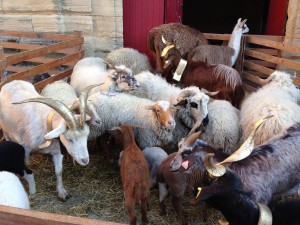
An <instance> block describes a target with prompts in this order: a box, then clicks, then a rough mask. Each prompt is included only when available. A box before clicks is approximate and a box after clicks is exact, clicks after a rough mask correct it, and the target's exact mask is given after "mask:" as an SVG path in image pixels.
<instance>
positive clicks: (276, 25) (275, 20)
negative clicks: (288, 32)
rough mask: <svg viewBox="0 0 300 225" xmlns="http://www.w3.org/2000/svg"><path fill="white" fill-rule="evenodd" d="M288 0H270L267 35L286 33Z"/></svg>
mask: <svg viewBox="0 0 300 225" xmlns="http://www.w3.org/2000/svg"><path fill="white" fill-rule="evenodd" d="M287 4H288V0H270V5H269V13H268V20H267V27H266V34H267V35H279V36H281V35H284V28H285V23H286V15H287Z"/></svg>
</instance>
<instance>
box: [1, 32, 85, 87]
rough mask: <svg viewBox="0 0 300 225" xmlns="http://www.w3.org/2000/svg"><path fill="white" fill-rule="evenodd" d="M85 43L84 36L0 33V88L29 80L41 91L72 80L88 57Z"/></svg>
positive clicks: (75, 34) (75, 33) (77, 34)
mask: <svg viewBox="0 0 300 225" xmlns="http://www.w3.org/2000/svg"><path fill="white" fill-rule="evenodd" d="M83 42H84V40H83V37H82V36H81V32H74V34H69V35H62V34H52V33H35V32H15V31H3V30H0V47H2V49H1V50H0V75H1V76H0V81H1V83H0V88H1V87H2V86H3V85H4V84H6V83H7V82H10V81H12V80H27V81H30V82H33V83H35V82H36V83H35V84H34V85H35V87H36V89H38V90H40V89H42V88H43V87H44V86H45V85H46V84H48V83H51V82H53V81H55V80H60V79H62V78H65V77H68V76H70V75H71V73H72V70H73V66H74V65H75V63H76V62H77V61H78V60H79V59H81V58H82V57H83V55H84V51H83V49H82V44H83ZM45 77H47V78H46V79H43V80H42V81H40V80H41V79H42V78H45Z"/></svg>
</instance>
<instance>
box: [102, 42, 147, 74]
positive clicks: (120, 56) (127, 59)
mask: <svg viewBox="0 0 300 225" xmlns="http://www.w3.org/2000/svg"><path fill="white" fill-rule="evenodd" d="M105 61H106V62H108V63H109V64H111V65H113V66H119V65H124V66H126V67H127V68H129V69H131V70H132V73H133V74H138V73H140V72H142V71H153V69H152V67H151V65H150V62H149V59H148V57H147V56H146V55H145V54H142V53H140V52H138V51H137V50H135V49H133V48H119V49H116V50H113V51H111V52H110V53H108V54H107V56H106V58H105Z"/></svg>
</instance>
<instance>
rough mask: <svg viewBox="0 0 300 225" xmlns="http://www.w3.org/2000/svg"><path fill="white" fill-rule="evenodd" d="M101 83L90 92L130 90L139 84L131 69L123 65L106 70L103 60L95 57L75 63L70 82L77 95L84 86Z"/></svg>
mask: <svg viewBox="0 0 300 225" xmlns="http://www.w3.org/2000/svg"><path fill="white" fill-rule="evenodd" d="M101 83H103V84H102V85H100V86H99V87H97V88H94V89H93V90H92V92H91V93H95V92H98V91H103V92H108V91H109V92H121V91H130V90H132V89H135V88H137V87H138V86H139V85H138V83H136V80H135V79H134V76H133V75H132V71H131V69H129V68H127V67H125V66H124V65H118V66H115V67H114V68H113V69H110V70H107V69H106V66H105V67H104V61H103V60H102V59H101V58H95V57H87V58H84V59H81V60H79V61H78V62H77V63H76V65H75V66H74V69H73V73H72V75H71V82H70V84H71V86H72V87H74V89H75V91H76V94H77V95H79V94H80V92H82V91H83V90H84V89H85V88H86V87H88V86H90V85H95V84H101Z"/></svg>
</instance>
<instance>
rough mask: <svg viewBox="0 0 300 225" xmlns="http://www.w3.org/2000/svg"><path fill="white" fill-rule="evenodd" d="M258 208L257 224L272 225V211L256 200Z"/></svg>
mask: <svg viewBox="0 0 300 225" xmlns="http://www.w3.org/2000/svg"><path fill="white" fill-rule="evenodd" d="M256 204H257V205H258V208H259V219H258V225H272V220H273V217H272V212H271V210H270V209H269V207H268V206H266V205H263V204H261V203H258V202H256Z"/></svg>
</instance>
